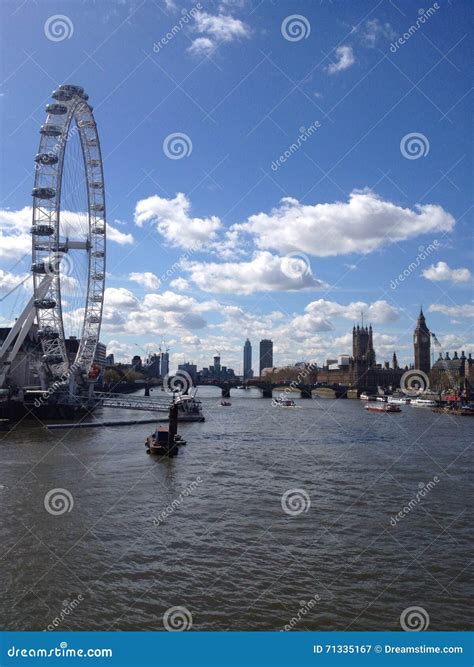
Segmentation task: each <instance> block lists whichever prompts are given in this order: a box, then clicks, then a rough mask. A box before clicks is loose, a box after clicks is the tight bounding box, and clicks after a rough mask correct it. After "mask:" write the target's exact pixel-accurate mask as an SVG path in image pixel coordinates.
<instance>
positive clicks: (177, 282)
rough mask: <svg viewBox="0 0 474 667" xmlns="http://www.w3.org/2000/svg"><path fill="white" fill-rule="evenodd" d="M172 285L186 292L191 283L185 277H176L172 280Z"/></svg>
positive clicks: (179, 290)
mask: <svg viewBox="0 0 474 667" xmlns="http://www.w3.org/2000/svg"><path fill="white" fill-rule="evenodd" d="M170 287H172V288H173V289H175V290H178V292H185V291H186V290H187V289H189V283H188V281H187V280H185V279H184V278H175V279H174V280H172V281H171V282H170Z"/></svg>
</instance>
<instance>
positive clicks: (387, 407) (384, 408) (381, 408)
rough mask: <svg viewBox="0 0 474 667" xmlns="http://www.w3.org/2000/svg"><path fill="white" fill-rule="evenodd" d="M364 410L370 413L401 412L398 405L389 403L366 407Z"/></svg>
mask: <svg viewBox="0 0 474 667" xmlns="http://www.w3.org/2000/svg"><path fill="white" fill-rule="evenodd" d="M365 409H366V410H369V411H370V412H401V411H402V409H401V407H400V406H399V405H392V404H391V403H384V404H383V405H366V406H365Z"/></svg>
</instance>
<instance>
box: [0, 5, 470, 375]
mask: <svg viewBox="0 0 474 667" xmlns="http://www.w3.org/2000/svg"><path fill="white" fill-rule="evenodd" d="M435 4H436V7H437V8H434V9H433V7H434V5H430V7H428V6H425V7H424V10H422V9H419V8H418V7H417V6H415V5H413V3H408V2H405V1H403V2H402V1H401V0H394V1H393V2H390V3H376V2H367V1H365V0H361V1H360V2H355V3H345V4H344V6H342V5H341V6H338V3H324V2H321V3H318V2H310V1H309V0H304V1H301V2H299V3H297V4H295V3H294V2H290V1H288V2H286V1H282V2H278V3H273V2H271V1H270V0H264V1H263V2H259V1H257V0H255V1H254V2H252V1H251V0H221V1H220V2H200V3H192V2H180V1H179V0H155V1H152V0H144V1H140V0H130V1H121V0H120V1H116V2H115V1H113V2H112V1H110V2H104V3H97V2H94V1H93V0H84V1H81V2H79V1H78V2H69V3H62V4H61V5H60V6H58V5H57V3H55V2H52V1H50V0H43V1H42V2H41V3H35V2H22V1H20V0H18V1H16V0H15V1H11V0H7V1H6V2H4V3H3V5H2V8H1V9H0V11H1V13H2V24H3V27H2V41H3V48H4V51H3V54H4V57H3V61H2V63H1V77H0V78H1V85H0V105H1V107H0V109H1V110H0V113H1V119H2V123H1V128H0V132H1V138H2V142H3V151H2V155H3V160H2V164H1V171H2V186H1V202H0V235H1V240H0V299H1V298H2V297H4V296H5V295H6V294H7V293H8V292H9V291H10V290H11V289H12V288H13V287H14V286H15V285H17V284H18V282H19V281H20V280H22V279H24V278H25V277H26V276H27V275H28V272H29V270H30V265H31V257H30V254H29V253H30V248H31V237H30V234H29V228H30V225H31V189H32V187H33V179H34V161H33V158H34V155H35V154H36V151H37V147H38V141H39V127H40V126H41V124H42V123H43V122H44V119H45V113H44V107H45V105H46V103H48V102H50V101H51V98H50V93H51V91H52V90H53V88H55V87H56V86H57V85H58V84H60V83H65V82H69V83H76V84H79V85H81V86H83V87H84V89H85V90H86V91H87V93H88V94H89V96H90V102H91V104H92V106H93V107H94V114H95V118H96V121H97V125H98V131H99V135H100V139H101V145H102V151H103V155H104V171H105V185H106V201H107V213H108V225H109V226H108V247H107V252H108V256H107V280H106V293H105V308H104V318H103V325H102V333H101V340H102V341H103V342H104V343H106V344H107V351H108V353H113V354H114V356H115V360H116V361H127V362H129V361H130V360H131V358H132V357H133V356H134V355H135V354H140V355H141V356H142V357H144V356H145V355H146V353H153V352H157V351H158V347H159V346H160V344H161V346H162V348H163V349H165V348H170V370H175V369H176V368H177V366H178V364H179V363H182V362H184V361H187V360H190V359H191V360H193V361H194V363H197V364H198V366H199V367H202V366H207V365H208V364H209V363H210V361H211V360H212V357H213V356H214V355H215V354H217V353H219V354H220V355H221V357H222V359H223V360H224V361H225V364H226V365H227V366H229V367H232V368H234V369H235V370H236V372H241V371H242V366H243V358H242V349H243V344H244V342H245V339H246V338H247V337H248V338H249V339H250V340H251V341H252V344H253V347H254V358H253V368H254V372H255V371H257V370H258V368H257V365H258V360H257V359H256V350H257V344H258V342H259V341H260V340H261V339H265V338H270V339H272V340H273V342H274V346H273V355H274V360H275V362H276V363H277V364H278V365H284V364H287V363H295V362H296V361H302V360H307V361H309V360H317V361H319V362H323V361H325V360H326V359H327V358H332V357H336V356H337V355H338V354H340V353H350V352H351V346H352V326H353V324H355V323H357V322H358V321H359V322H360V320H361V314H362V313H363V317H364V322H365V323H367V324H369V323H372V326H373V328H374V348H375V352H376V355H377V361H378V362H380V363H383V362H384V361H385V360H387V361H388V360H391V358H392V354H393V352H394V351H396V353H397V356H398V361H399V363H400V365H401V366H405V365H406V364H410V363H413V341H412V336H413V330H414V328H415V326H416V321H417V318H418V313H419V310H420V305H422V306H423V310H424V313H425V316H426V322H427V325H428V327H429V329H430V330H431V331H434V332H436V335H437V337H438V339H439V340H440V342H441V345H442V347H443V349H444V350H446V351H449V352H452V351H454V350H458V351H459V352H460V351H461V350H463V349H464V350H465V351H466V353H468V352H469V351H471V352H472V351H474V338H473V335H472V328H471V320H472V315H474V301H473V292H472V287H473V278H472V260H473V247H472V202H471V192H472V158H471V155H470V151H471V145H470V141H469V138H470V136H471V134H470V132H471V130H470V123H471V113H470V110H471V109H470V102H469V80H470V77H471V71H470V70H471V52H472V38H471V36H470V35H469V34H468V26H469V25H470V13H471V3H469V2H467V0H466V1H462V0H461V1H459V2H456V3H450V2H448V1H447V0H446V1H442V0H440V1H439V2H438V3H435ZM58 7H59V9H58ZM295 15H296V16H295ZM58 16H59V18H58ZM406 35H409V36H408V38H407V37H406ZM30 288H31V281H29V280H27V281H26V282H25V284H24V286H23V287H22V288H20V289H19V290H16V291H15V292H14V293H13V294H12V295H11V296H8V297H7V298H5V299H4V300H3V301H0V304H1V305H0V326H7V325H9V324H10V323H11V322H12V321H13V320H14V318H15V317H16V316H17V315H18V314H19V311H20V310H21V308H22V306H23V305H24V304H25V302H26V300H27V298H28V296H29V294H30V292H29V289H30ZM77 307H78V306H77V303H76V302H75V300H74V299H73V298H72V297H71V298H70V303H69V308H70V309H71V318H73V317H74V315H77V314H78V313H77ZM68 316H69V315H68ZM436 356H437V355H436Z"/></svg>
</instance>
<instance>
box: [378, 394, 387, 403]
mask: <svg viewBox="0 0 474 667" xmlns="http://www.w3.org/2000/svg"><path fill="white" fill-rule="evenodd" d="M375 400H376V401H379V403H386V402H387V397H386V396H376V397H375Z"/></svg>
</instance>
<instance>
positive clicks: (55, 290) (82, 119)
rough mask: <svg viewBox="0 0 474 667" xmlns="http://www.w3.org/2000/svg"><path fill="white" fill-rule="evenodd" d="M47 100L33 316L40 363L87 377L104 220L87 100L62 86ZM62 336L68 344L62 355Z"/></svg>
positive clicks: (100, 287) (101, 274) (98, 316)
mask: <svg viewBox="0 0 474 667" xmlns="http://www.w3.org/2000/svg"><path fill="white" fill-rule="evenodd" d="M52 97H53V102H52V103H51V104H48V105H47V106H46V113H47V116H46V120H45V122H44V124H43V125H42V126H41V128H40V143H39V150H38V153H37V155H36V157H35V162H36V174H35V182H34V188H33V191H32V195H33V224H32V227H31V234H32V266H31V270H32V273H33V285H34V295H33V300H32V305H33V308H32V310H33V312H35V313H36V318H37V322H38V337H39V339H40V341H41V345H42V352H43V355H42V363H43V365H45V366H46V367H47V368H48V369H49V371H50V372H51V374H52V375H53V376H59V375H61V374H63V373H65V372H67V370H68V369H69V368H71V367H72V368H73V369H74V370H79V371H80V370H84V371H88V370H89V368H90V366H91V364H92V362H93V360H94V355H95V351H96V346H97V343H98V340H99V333H100V326H101V320H102V310H103V303H104V281H105V254H106V251H105V248H106V245H105V239H106V217H105V190H104V176H103V167H102V157H101V151H100V142H99V136H98V134H97V127H96V123H95V120H94V116H93V113H92V107H91V106H90V104H89V102H88V95H87V94H86V93H85V92H84V89H83V88H81V87H80V86H74V85H69V84H66V85H62V86H59V88H57V90H55V91H54V92H53V93H52ZM66 338H70V339H75V345H74V346H71V345H69V350H68V348H67V346H66ZM71 348H72V350H73V352H72V354H71ZM68 352H69V355H68Z"/></svg>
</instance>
